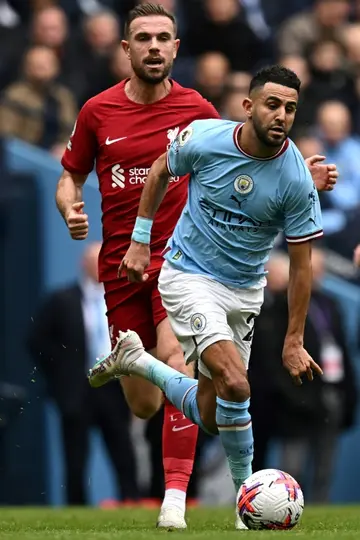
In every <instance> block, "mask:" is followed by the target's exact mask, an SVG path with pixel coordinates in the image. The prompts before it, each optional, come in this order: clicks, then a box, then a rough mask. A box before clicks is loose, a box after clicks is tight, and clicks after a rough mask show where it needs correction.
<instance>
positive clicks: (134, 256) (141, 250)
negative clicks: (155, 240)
mask: <svg viewBox="0 0 360 540" xmlns="http://www.w3.org/2000/svg"><path fill="white" fill-rule="evenodd" d="M149 264H150V246H149V245H148V244H141V243H140V242H134V241H132V242H131V244H130V247H129V249H128V250H127V252H126V255H125V257H124V258H123V260H122V262H121V264H120V267H119V271H118V277H120V276H121V274H122V273H123V272H124V271H125V273H126V275H127V278H128V280H129V281H131V282H132V283H142V282H143V281H146V280H147V279H148V278H149V274H145V270H146V268H147V267H148V266H149Z"/></svg>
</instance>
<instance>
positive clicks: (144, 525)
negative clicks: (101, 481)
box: [0, 506, 360, 540]
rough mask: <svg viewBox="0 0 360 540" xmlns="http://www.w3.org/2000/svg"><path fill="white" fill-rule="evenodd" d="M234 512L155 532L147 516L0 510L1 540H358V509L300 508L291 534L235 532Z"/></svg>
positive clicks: (210, 511) (194, 514)
mask: <svg viewBox="0 0 360 540" xmlns="http://www.w3.org/2000/svg"><path fill="white" fill-rule="evenodd" d="M233 513H234V512H233V509H232V508H229V509H223V508H222V509H217V508H216V509H214V508H202V509H192V510H189V512H188V517H187V522H188V529H187V530H186V531H181V532H166V531H162V530H157V529H155V528H154V525H155V521H156V517H157V512H155V511H152V510H138V509H136V510H131V509H126V510H123V509H120V510H98V509H92V508H89V509H78V508H68V509H43V508H0V540H70V539H74V540H95V539H96V540H115V539H116V540H119V539H126V540H142V539H144V540H145V539H146V540H155V539H159V538H161V539H163V538H164V535H165V536H166V535H170V540H176V539H180V538H182V540H186V539H187V538H191V540H206V539H209V540H212V539H214V540H215V539H223V538H230V539H232V538H236V537H238V536H239V535H240V536H241V538H242V539H244V540H249V539H251V540H257V539H259V540H263V539H265V538H271V539H274V538H276V539H277V538H284V537H285V538H294V539H297V540H305V539H306V540H309V539H310V540H332V539H334V540H335V539H336V540H360V507H356V506H329V507H317V508H315V507H313V508H311V507H307V508H305V511H304V515H303V518H302V521H301V524H300V525H298V526H297V527H295V528H294V529H293V530H291V531H235V530H234V519H233Z"/></svg>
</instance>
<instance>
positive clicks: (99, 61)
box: [72, 11, 121, 107]
mask: <svg viewBox="0 0 360 540" xmlns="http://www.w3.org/2000/svg"><path fill="white" fill-rule="evenodd" d="M120 37H121V36H120V24H119V21H118V19H117V17H116V16H115V14H114V13H112V12H111V11H100V12H98V13H95V14H94V15H89V16H88V17H86V18H85V19H84V23H83V34H82V36H81V40H80V43H79V49H78V58H79V70H78V75H77V76H76V77H75V76H73V77H72V86H73V89H74V91H75V93H76V96H77V99H78V104H79V106H80V107H81V106H82V105H83V104H84V103H85V102H86V101H87V100H88V99H90V98H91V97H93V96H95V95H96V94H99V93H100V92H102V91H104V90H106V89H107V88H109V87H110V86H111V85H112V83H113V79H112V75H111V60H112V56H113V54H114V51H115V49H116V48H117V46H118V44H119V42H120ZM80 66H81V68H80Z"/></svg>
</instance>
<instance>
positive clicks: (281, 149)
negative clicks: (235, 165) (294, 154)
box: [233, 123, 289, 161]
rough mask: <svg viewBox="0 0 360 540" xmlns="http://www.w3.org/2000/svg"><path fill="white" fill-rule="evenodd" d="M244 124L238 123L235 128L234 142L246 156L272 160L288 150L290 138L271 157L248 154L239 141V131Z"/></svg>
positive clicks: (260, 159) (259, 159)
mask: <svg viewBox="0 0 360 540" xmlns="http://www.w3.org/2000/svg"><path fill="white" fill-rule="evenodd" d="M243 125H244V123H242V124H238V125H237V126H236V128H235V129H234V135H233V137H234V144H235V146H236V148H237V149H238V150H239V152H241V153H242V154H244V156H246V157H249V158H251V159H256V160H258V161H270V160H272V159H276V158H277V157H279V156H281V154H283V153H284V152H285V151H286V150H287V148H288V146H289V139H288V138H287V139H286V140H285V141H284V142H283V144H282V146H281V148H280V150H279V151H278V152H277V153H276V154H274V155H273V156H271V157H267V158H260V157H256V156H251V155H250V154H247V153H246V152H245V150H243V149H242V148H241V146H240V144H239V143H238V135H239V131H240V129H241V128H242V127H243Z"/></svg>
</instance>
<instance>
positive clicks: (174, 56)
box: [173, 39, 180, 60]
mask: <svg viewBox="0 0 360 540" xmlns="http://www.w3.org/2000/svg"><path fill="white" fill-rule="evenodd" d="M179 47H180V39H175V41H174V54H173V58H174V60H175V58H176V57H177V53H178V50H179Z"/></svg>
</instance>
